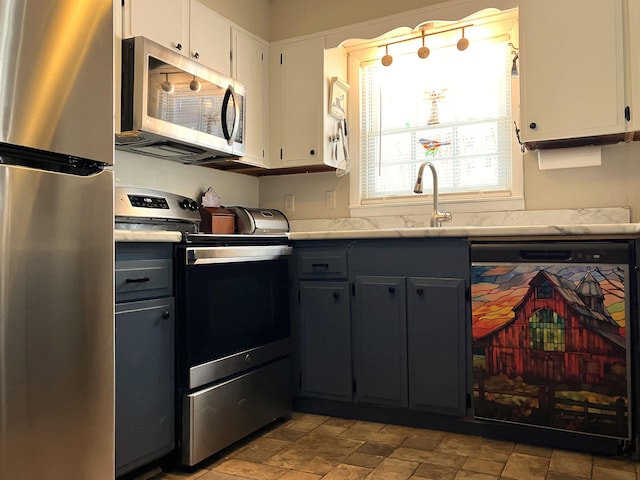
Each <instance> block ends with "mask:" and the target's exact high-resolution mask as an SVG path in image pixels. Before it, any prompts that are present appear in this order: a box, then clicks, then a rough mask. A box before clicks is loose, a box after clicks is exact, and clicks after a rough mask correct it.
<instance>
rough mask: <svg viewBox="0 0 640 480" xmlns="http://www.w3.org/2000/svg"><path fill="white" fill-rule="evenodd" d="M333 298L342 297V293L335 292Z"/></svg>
mask: <svg viewBox="0 0 640 480" xmlns="http://www.w3.org/2000/svg"><path fill="white" fill-rule="evenodd" d="M333 298H335V299H336V300H337V299H338V298H340V294H339V293H338V292H333Z"/></svg>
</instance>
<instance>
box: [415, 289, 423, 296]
mask: <svg viewBox="0 0 640 480" xmlns="http://www.w3.org/2000/svg"><path fill="white" fill-rule="evenodd" d="M416 293H417V294H418V295H422V294H423V293H424V290H423V289H422V288H418V289H416Z"/></svg>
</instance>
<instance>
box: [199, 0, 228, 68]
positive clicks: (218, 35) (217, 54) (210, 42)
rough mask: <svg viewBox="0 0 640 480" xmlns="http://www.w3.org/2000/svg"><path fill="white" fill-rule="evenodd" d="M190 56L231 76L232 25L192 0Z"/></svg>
mask: <svg viewBox="0 0 640 480" xmlns="http://www.w3.org/2000/svg"><path fill="white" fill-rule="evenodd" d="M190 18H191V30H190V36H189V38H190V45H189V56H190V57H191V58H192V59H194V60H197V61H198V62H200V63H202V64H203V65H206V66H207V67H209V68H212V69H213V70H215V71H217V72H218V73H221V74H223V75H226V76H228V77H229V76H231V23H230V22H229V21H228V20H227V19H226V18H224V17H222V16H220V15H218V14H217V13H216V12H214V11H213V10H211V9H210V8H208V7H206V6H205V5H203V4H202V3H200V2H198V1H197V0H191V17H190Z"/></svg>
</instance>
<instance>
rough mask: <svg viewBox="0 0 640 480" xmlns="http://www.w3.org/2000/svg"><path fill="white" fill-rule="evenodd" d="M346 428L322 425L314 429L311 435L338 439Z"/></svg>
mask: <svg viewBox="0 0 640 480" xmlns="http://www.w3.org/2000/svg"><path fill="white" fill-rule="evenodd" d="M347 428H348V427H341V426H339V425H326V424H322V425H319V426H317V427H316V428H314V429H313V430H312V431H311V433H313V434H314V435H322V436H324V437H338V436H340V435H341V434H342V433H344V431H345V430H346V429H347Z"/></svg>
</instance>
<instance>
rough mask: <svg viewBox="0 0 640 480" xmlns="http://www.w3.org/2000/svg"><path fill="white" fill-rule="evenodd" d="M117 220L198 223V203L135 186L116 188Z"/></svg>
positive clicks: (186, 198) (183, 197) (173, 194)
mask: <svg viewBox="0 0 640 480" xmlns="http://www.w3.org/2000/svg"><path fill="white" fill-rule="evenodd" d="M115 216H116V221H125V220H126V221H127V222H136V221H140V222H145V223H146V222H149V221H151V220H161V221H164V222H166V221H171V222H187V223H199V222H200V220H201V219H200V212H199V210H198V202H196V201H195V200H193V199H191V198H188V197H185V196H182V195H176V194H175V193H169V192H162V191H159V190H150V189H145V188H136V187H116V189H115Z"/></svg>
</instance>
